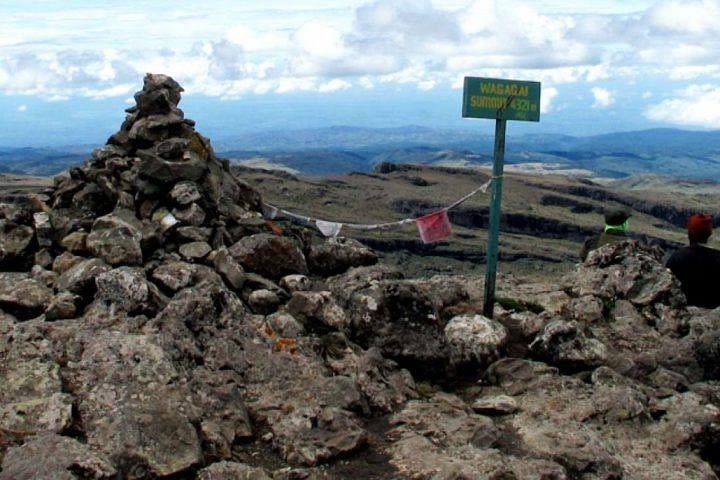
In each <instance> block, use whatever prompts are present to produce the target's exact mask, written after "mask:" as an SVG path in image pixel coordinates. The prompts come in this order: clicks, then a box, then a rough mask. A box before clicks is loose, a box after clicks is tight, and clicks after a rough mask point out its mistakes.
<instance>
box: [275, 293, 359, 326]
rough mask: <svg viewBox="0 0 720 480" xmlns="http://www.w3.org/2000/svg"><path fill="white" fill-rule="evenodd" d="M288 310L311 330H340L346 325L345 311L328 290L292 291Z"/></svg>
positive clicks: (347, 322)
mask: <svg viewBox="0 0 720 480" xmlns="http://www.w3.org/2000/svg"><path fill="white" fill-rule="evenodd" d="M287 309H288V312H289V313H290V314H291V315H292V316H293V317H295V318H297V319H298V320H300V321H301V322H302V323H303V324H305V325H306V326H307V327H308V328H309V329H311V330H317V329H320V330H340V331H343V330H345V329H346V328H347V327H348V324H349V320H348V318H347V315H346V314H345V311H344V310H343V309H342V308H340V306H339V305H338V304H337V303H336V302H335V300H334V299H333V298H332V294H331V293H330V292H327V291H324V292H293V294H292V298H291V299H290V302H289V303H288V306H287Z"/></svg>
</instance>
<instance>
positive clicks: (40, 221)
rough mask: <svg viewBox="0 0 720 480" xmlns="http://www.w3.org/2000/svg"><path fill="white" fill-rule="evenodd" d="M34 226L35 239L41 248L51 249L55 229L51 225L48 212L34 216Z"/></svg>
mask: <svg viewBox="0 0 720 480" xmlns="http://www.w3.org/2000/svg"><path fill="white" fill-rule="evenodd" d="M33 225H34V227H35V238H36V239H37V242H38V245H40V247H41V248H47V247H51V246H52V243H53V239H52V235H53V227H52V224H51V223H50V215H48V213H47V212H37V213H35V214H33Z"/></svg>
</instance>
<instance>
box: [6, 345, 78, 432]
mask: <svg viewBox="0 0 720 480" xmlns="http://www.w3.org/2000/svg"><path fill="white" fill-rule="evenodd" d="M0 381H2V385H3V391H2V392H0V435H1V434H2V433H3V432H4V433H9V434H12V435H15V436H19V437H23V436H30V435H34V434H37V433H43V432H57V433H59V432H61V431H63V430H64V429H66V428H67V427H68V426H70V423H71V421H72V413H71V410H72V397H71V396H70V395H68V394H66V393H62V385H61V381H60V368H59V366H58V365H57V364H55V363H53V362H46V361H41V360H39V359H32V360H19V359H10V360H9V361H8V360H6V364H5V365H4V366H3V367H2V368H0Z"/></svg>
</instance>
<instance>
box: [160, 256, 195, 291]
mask: <svg viewBox="0 0 720 480" xmlns="http://www.w3.org/2000/svg"><path fill="white" fill-rule="evenodd" d="M195 271H196V269H195V266H194V265H192V264H190V263H186V262H178V261H170V262H167V263H163V264H161V265H160V266H158V267H157V268H156V269H155V270H153V273H152V279H153V280H155V282H157V283H158V284H159V285H160V286H161V287H163V288H166V289H168V290H171V291H173V292H176V291H178V290H180V289H183V288H185V287H187V286H188V285H190V284H191V283H192V281H193V275H194V274H195Z"/></svg>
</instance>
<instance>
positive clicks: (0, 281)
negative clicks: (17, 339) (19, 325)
mask: <svg viewBox="0 0 720 480" xmlns="http://www.w3.org/2000/svg"><path fill="white" fill-rule="evenodd" d="M52 297H53V293H52V290H50V289H49V288H48V287H47V286H45V285H44V284H43V283H42V282H40V281H38V280H36V279H34V278H31V277H30V276H29V275H28V274H26V273H20V272H0V308H2V309H3V310H5V311H7V312H9V313H12V314H13V315H15V316H16V317H18V318H21V319H27V318H32V317H35V316H37V315H40V314H41V313H43V312H44V311H45V309H46V308H47V307H48V305H50V302H51V301H52Z"/></svg>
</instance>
